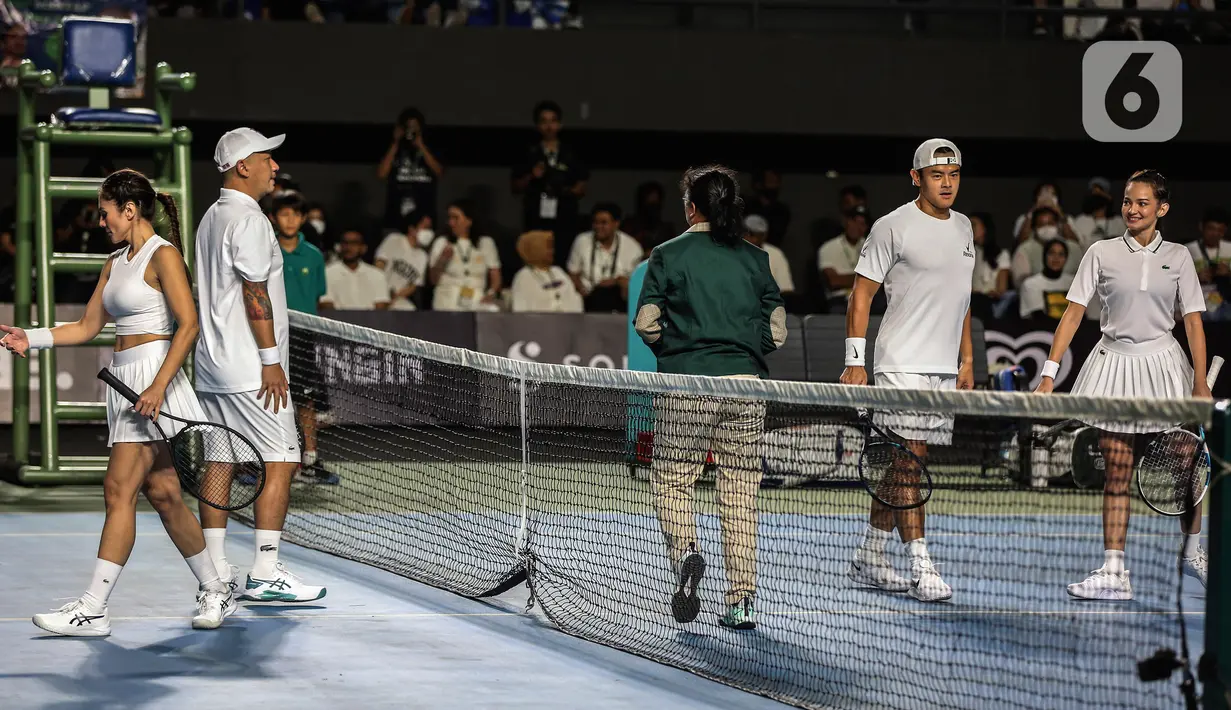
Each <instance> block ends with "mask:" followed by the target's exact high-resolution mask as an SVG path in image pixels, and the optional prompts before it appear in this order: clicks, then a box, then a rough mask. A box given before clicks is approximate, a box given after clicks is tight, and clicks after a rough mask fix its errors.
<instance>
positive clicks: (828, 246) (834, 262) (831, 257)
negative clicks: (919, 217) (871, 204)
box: [816, 208, 917, 298]
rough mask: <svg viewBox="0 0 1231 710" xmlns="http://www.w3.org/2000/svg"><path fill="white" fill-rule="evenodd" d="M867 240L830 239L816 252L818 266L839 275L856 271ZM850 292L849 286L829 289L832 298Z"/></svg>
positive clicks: (841, 236) (843, 237)
mask: <svg viewBox="0 0 1231 710" xmlns="http://www.w3.org/2000/svg"><path fill="white" fill-rule="evenodd" d="M916 209H917V208H916ZM886 216H888V215H886ZM867 240H868V238H867V237H864V238H862V239H860V240H859V241H857V242H855V243H854V244H851V243H850V241H849V240H848V239H847V238H846V235H844V234H839V235H838V236H836V237H834V238H833V239H830V240H829V241H827V242H825V243H824V244H822V245H821V248H820V249H818V250H817V252H816V265H817V268H818V269H820V271H821V274H824V273H825V269H833V270H834V271H835V272H836V273H837V274H838V275H839V276H848V275H850V274H853V273H855V267H856V266H858V265H859V254H860V253H861V252H862V251H863V245H864V244H865V243H866V242H867ZM850 292H851V290H850V289H849V288H839V289H827V293H828V294H829V297H830V298H838V297H843V298H845V297H846V296H848V295H850Z"/></svg>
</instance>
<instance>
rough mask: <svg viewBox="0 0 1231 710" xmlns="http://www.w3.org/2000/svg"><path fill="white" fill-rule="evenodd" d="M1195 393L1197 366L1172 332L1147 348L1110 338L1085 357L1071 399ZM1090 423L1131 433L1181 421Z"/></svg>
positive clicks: (1167, 397)
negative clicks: (1194, 381)
mask: <svg viewBox="0 0 1231 710" xmlns="http://www.w3.org/2000/svg"><path fill="white" fill-rule="evenodd" d="M1192 393H1193V366H1192V364H1191V363H1189V362H1188V356H1187V355H1185V354H1184V348H1183V347H1181V346H1180V343H1179V341H1177V340H1176V339H1175V338H1174V337H1172V335H1171V334H1170V333H1168V334H1167V335H1165V336H1163V337H1161V338H1159V339H1157V340H1153V341H1150V342H1148V343H1136V344H1133V343H1122V342H1119V341H1116V340H1112V339H1111V338H1108V337H1106V336H1104V337H1103V339H1102V341H1100V342H1099V344H1098V345H1095V346H1094V349H1093V350H1091V351H1090V355H1089V356H1088V357H1087V358H1086V362H1085V363H1084V364H1082V366H1081V372H1079V373H1078V374H1077V381H1076V382H1074V383H1073V389H1072V394H1078V395H1091V396H1096V397H1161V398H1163V399H1181V398H1184V397H1188V396H1190V395H1192ZM1085 424H1087V425H1089V426H1092V427H1097V428H1099V429H1104V430H1106V431H1115V432H1122V433H1131V434H1144V433H1147V432H1155V431H1164V430H1166V429H1170V428H1171V427H1172V426H1174V425H1175V424H1177V422H1158V421H1148V420H1133V421H1107V420H1091V421H1087V422H1085Z"/></svg>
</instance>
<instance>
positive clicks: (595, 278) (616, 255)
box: [590, 234, 620, 288]
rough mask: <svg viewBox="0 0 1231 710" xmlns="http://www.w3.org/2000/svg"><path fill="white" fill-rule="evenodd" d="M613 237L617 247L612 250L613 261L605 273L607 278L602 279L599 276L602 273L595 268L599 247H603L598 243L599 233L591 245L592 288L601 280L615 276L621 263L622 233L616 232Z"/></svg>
mask: <svg viewBox="0 0 1231 710" xmlns="http://www.w3.org/2000/svg"><path fill="white" fill-rule="evenodd" d="M612 239H613V240H615V249H613V250H612V251H611V263H609V264H608V265H607V273H606V275H605V278H601V279H600V278H599V276H600V275H602V274H599V273H596V272H595V270H594V260H595V257H596V255H597V254H598V251H599V249H602V245H601V244H599V243H598V235H595V237H594V243H593V244H592V245H591V246H590V287H591V288H593V287H594V286H596V285H598V284H599V283H600V282H602V281H606V280H607V279H609V278H611V277H612V276H615V270H616V265H617V264H619V262H620V235H619V234H616V235H615V236H614V237H612ZM604 251H605V250H604Z"/></svg>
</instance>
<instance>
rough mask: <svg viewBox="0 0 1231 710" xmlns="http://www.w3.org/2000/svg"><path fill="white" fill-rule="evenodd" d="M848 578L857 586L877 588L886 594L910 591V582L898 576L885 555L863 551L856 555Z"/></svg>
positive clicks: (848, 571) (847, 574) (847, 572)
mask: <svg viewBox="0 0 1231 710" xmlns="http://www.w3.org/2000/svg"><path fill="white" fill-rule="evenodd" d="M846 576H847V577H848V578H850V580H851V581H852V582H854V583H855V584H859V585H862V586H865V587H875V588H876V589H883V590H885V591H886V592H905V591H906V590H908V589H910V580H909V579H907V578H905V577H903V576H902V575H900V574H898V573H897V571H896V570H894V569H893V565H892V564H890V562H889V559H888V558H886V557H885V556H884V555H875V556H874V555H869V554H865V553H864V552H863V550H860V551H858V552H856V553H855V559H853V560H851V564H850V566H849V567H847V568H846Z"/></svg>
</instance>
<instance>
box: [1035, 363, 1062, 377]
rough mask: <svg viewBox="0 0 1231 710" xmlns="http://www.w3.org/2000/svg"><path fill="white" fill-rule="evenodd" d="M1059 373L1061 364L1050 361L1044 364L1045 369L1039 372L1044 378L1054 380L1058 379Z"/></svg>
mask: <svg viewBox="0 0 1231 710" xmlns="http://www.w3.org/2000/svg"><path fill="white" fill-rule="evenodd" d="M1057 372H1060V363H1058V362H1056V361H1055V360H1048V361H1047V362H1045V363H1043V369H1042V370H1041V371H1040V372H1039V375H1040V376H1042V377H1050V378H1052V379H1053V380H1054V379H1056V373H1057Z"/></svg>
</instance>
